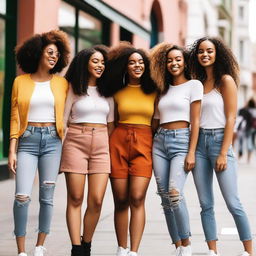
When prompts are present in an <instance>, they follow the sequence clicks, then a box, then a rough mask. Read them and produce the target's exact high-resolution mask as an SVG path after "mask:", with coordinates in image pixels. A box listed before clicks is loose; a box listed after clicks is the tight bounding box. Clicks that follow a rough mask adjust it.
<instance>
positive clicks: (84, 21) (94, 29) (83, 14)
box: [58, 1, 109, 56]
mask: <svg viewBox="0 0 256 256" xmlns="http://www.w3.org/2000/svg"><path fill="white" fill-rule="evenodd" d="M86 8H87V7H86V5H85V6H81V4H80V5H78V6H73V5H71V4H69V2H65V1H62V2H61V7H60V10H59V17H58V19H59V20H58V24H59V28H60V29H61V30H63V31H65V32H66V33H67V34H68V36H69V39H70V42H71V47H72V56H74V55H75V54H76V53H77V52H78V51H80V50H82V49H84V48H87V47H91V46H93V45H95V44H101V43H106V42H108V41H109V40H108V39H109V33H107V31H106V28H107V26H106V25H109V24H105V23H107V22H103V20H102V18H101V17H98V16H97V15H92V14H91V13H88V12H87V9H86ZM103 31H106V33H103ZM103 35H104V36H105V38H104V37H103ZM106 37H108V38H106Z"/></svg>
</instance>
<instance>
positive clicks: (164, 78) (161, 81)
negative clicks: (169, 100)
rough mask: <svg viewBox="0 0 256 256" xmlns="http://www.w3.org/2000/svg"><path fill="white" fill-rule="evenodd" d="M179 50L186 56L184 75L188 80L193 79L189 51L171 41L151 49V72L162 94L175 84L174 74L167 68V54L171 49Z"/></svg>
mask: <svg viewBox="0 0 256 256" xmlns="http://www.w3.org/2000/svg"><path fill="white" fill-rule="evenodd" d="M172 50H178V51H180V52H181V53H182V55H183V57H184V63H185V68H184V76H185V78H186V79H187V80H190V79H191V76H190V71H189V68H188V59H189V53H188V51H186V50H185V49H184V48H182V47H180V46H178V45H173V44H170V43H166V42H163V43H160V44H157V45H156V46H155V47H154V48H152V49H151V53H150V72H151V77H152V79H153V80H154V81H155V83H156V85H157V87H158V89H159V91H160V93H161V94H165V93H166V92H167V91H168V88H169V85H170V84H173V76H172V75H171V74H170V72H169V71H168V70H167V56H168V54H169V52H170V51H172Z"/></svg>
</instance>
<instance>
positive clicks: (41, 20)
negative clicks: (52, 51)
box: [17, 0, 187, 48]
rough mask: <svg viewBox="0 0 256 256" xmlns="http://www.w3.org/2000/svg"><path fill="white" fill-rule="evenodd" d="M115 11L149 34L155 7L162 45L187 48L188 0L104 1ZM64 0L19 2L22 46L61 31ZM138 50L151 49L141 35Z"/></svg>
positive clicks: (115, 28)
mask: <svg viewBox="0 0 256 256" xmlns="http://www.w3.org/2000/svg"><path fill="white" fill-rule="evenodd" d="M103 1H104V2H105V3H107V4H108V5H110V6H111V7H112V8H114V9H116V10H118V11H119V12H121V13H122V14H124V15H126V16H127V17H129V18H130V19H132V20H134V21H135V22H136V23H138V24H140V25H141V26H142V27H144V28H145V29H147V30H149V31H150V30H151V23H150V15H151V10H152V6H153V8H154V10H155V13H156V15H157V19H158V22H159V25H160V28H159V30H160V33H159V39H160V41H168V42H172V43H175V44H178V45H184V43H185V37H186V23H187V19H186V17H187V0H128V1H122V4H120V0H103ZM60 3H61V0H25V1H18V4H19V5H18V38H17V40H18V43H20V42H22V41H24V40H25V39H27V38H28V37H30V36H31V35H33V34H35V33H42V32H45V31H49V30H51V29H56V28H58V10H59V6H60ZM119 35H120V27H119V25H118V24H115V23H113V24H112V25H111V30H110V42H111V44H112V45H114V44H117V43H118V42H119V38H120V36H119ZM133 43H134V45H135V46H136V47H143V48H149V47H150V40H146V39H144V38H143V37H141V36H140V35H134V36H133Z"/></svg>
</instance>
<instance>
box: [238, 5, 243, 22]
mask: <svg viewBox="0 0 256 256" xmlns="http://www.w3.org/2000/svg"><path fill="white" fill-rule="evenodd" d="M238 16H239V19H240V20H243V19H244V6H239V8H238Z"/></svg>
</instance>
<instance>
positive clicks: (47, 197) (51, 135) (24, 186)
mask: <svg viewBox="0 0 256 256" xmlns="http://www.w3.org/2000/svg"><path fill="white" fill-rule="evenodd" d="M61 147H62V145H61V140H60V138H59V137H58V134H57V132H56V129H55V127H54V126H51V127H32V126H28V127H27V129H26V131H25V132H24V134H23V135H22V136H21V137H20V139H19V145H18V153H17V170H16V192H15V195H16V197H15V200H14V206H13V213H14V225H15V228H14V234H15V235H16V236H24V235H25V234H26V226H27V217H28V205H29V202H30V196H31V191H32V187H33V182H34V178H35V175H36V172H37V169H38V173H39V186H40V187H39V202H40V211H39V232H43V233H46V234H48V233H49V230H50V222H51V218H52V210H53V194H54V188H55V183H56V180H57V176H58V172H59V165H60V157H61ZM22 196H23V197H24V196H25V197H26V198H25V200H24V199H23V200H21V199H20V197H22Z"/></svg>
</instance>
